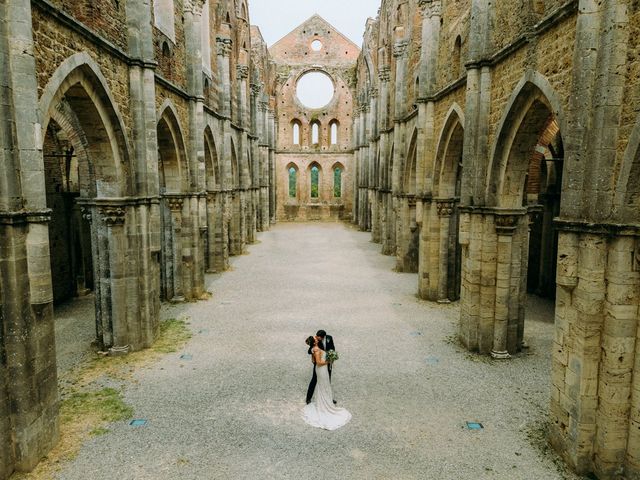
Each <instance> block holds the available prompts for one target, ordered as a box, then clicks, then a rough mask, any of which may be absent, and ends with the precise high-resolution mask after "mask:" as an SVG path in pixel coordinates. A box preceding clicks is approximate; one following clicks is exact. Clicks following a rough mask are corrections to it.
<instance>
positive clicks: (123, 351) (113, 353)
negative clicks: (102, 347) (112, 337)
mask: <svg viewBox="0 0 640 480" xmlns="http://www.w3.org/2000/svg"><path fill="white" fill-rule="evenodd" d="M130 351H131V347H130V346H129V345H124V346H122V347H117V346H113V347H111V348H110V349H109V356H110V357H122V356H124V355H127V354H128V353H129V352H130Z"/></svg>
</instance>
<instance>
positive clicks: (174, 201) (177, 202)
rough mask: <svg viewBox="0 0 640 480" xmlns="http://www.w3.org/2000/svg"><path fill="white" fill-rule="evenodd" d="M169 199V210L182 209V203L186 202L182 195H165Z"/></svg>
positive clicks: (176, 210)
mask: <svg viewBox="0 0 640 480" xmlns="http://www.w3.org/2000/svg"><path fill="white" fill-rule="evenodd" d="M165 198H166V200H167V206H168V207H169V210H171V211H172V212H174V213H178V212H181V211H182V205H183V204H184V198H182V197H165Z"/></svg>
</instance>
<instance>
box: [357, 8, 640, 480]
mask: <svg viewBox="0 0 640 480" xmlns="http://www.w3.org/2000/svg"><path fill="white" fill-rule="evenodd" d="M583 3H584V4H583ZM637 16H638V5H637V2H627V1H617V0H615V1H611V2H603V3H599V4H589V3H588V2H578V1H562V0H558V1H533V2H530V1H526V2H525V1H518V0H514V1H509V2H489V1H487V0H469V1H456V2H441V1H437V0H416V1H409V2H404V1H394V0H385V1H383V2H382V5H381V8H380V12H379V15H378V17H377V18H376V19H371V20H369V21H368V22H367V25H366V33H365V40H364V44H363V48H362V53H361V55H360V57H359V59H358V67H357V81H356V84H357V85H356V91H357V97H356V98H357V102H358V103H357V106H356V112H355V115H354V142H353V144H354V149H355V151H354V157H355V159H356V164H357V166H356V168H355V174H356V179H355V184H356V186H357V188H358V191H357V193H356V195H355V196H354V222H356V223H357V224H358V225H359V226H360V228H362V229H367V230H371V233H372V239H373V241H375V242H380V243H381V244H382V246H381V250H382V252H383V253H385V254H392V255H396V258H397V264H396V268H398V269H399V270H406V269H407V268H409V269H413V268H414V264H413V262H414V261H415V259H414V254H413V253H412V251H413V250H412V249H413V248H414V247H412V245H413V244H414V243H415V242H414V240H413V238H414V236H415V235H416V232H417V235H419V247H418V248H417V252H416V253H415V254H416V255H417V263H418V282H417V284H418V292H419V294H420V296H422V297H423V298H426V299H429V300H437V301H451V300H456V299H457V298H458V296H457V295H458V294H457V293H456V292H460V293H459V296H460V310H461V319H460V338H461V340H462V342H463V343H464V344H465V345H466V346H467V347H468V348H469V349H470V350H475V351H479V352H480V353H491V354H492V355H493V356H494V357H495V358H505V359H506V358H510V357H511V356H512V355H517V354H518V352H519V351H520V349H521V348H523V346H524V343H523V342H524V340H525V339H524V336H523V333H524V322H525V319H526V293H527V288H528V285H527V283H528V281H529V282H537V285H538V287H537V288H536V290H537V291H538V293H541V294H544V295H547V296H550V297H556V298H557V300H556V313H555V321H556V340H555V344H554V351H553V375H552V378H551V379H550V380H551V382H552V384H553V399H552V402H551V408H550V418H551V421H552V428H551V432H550V434H551V439H552V443H553V445H554V446H555V447H556V449H557V450H558V451H560V452H561V454H562V455H563V456H564V457H565V458H566V459H567V461H568V463H569V464H570V465H571V466H572V467H573V468H574V469H576V470H577V471H578V472H580V473H588V472H594V473H596V474H597V475H598V477H599V478H603V479H606V478H617V477H616V475H618V474H620V473H621V472H624V473H625V474H626V475H627V477H628V478H636V477H637V476H638V470H639V467H638V460H637V456H638V455H637V449H638V447H637V445H636V443H637V441H636V440H637V439H636V437H637V435H636V433H637V418H636V417H637V415H636V413H637V405H636V403H637V399H638V398H640V395H637V394H636V390H635V389H636V384H635V383H637V382H634V381H633V379H634V378H635V377H636V376H637V375H636V371H637V365H638V362H637V358H638V357H637V352H636V345H637V344H638V338H637V322H638V308H639V302H640V295H639V294H638V278H637V271H636V270H637V269H636V268H635V267H634V265H635V260H634V259H635V257H636V256H637V255H636V254H635V253H634V252H635V251H636V249H637V238H638V231H639V230H638V219H639V218H640V216H638V214H637V211H638V205H640V202H639V201H638V198H640V194H639V193H638V192H640V187H639V185H640V183H639V182H637V181H636V180H635V178H636V177H637V175H638V172H640V167H639V166H638V165H640V160H638V158H640V154H638V152H639V151H640V123H639V119H638V113H637V104H638V101H637V97H638V96H637V94H636V93H637V88H635V87H636V86H637V85H636V83H637V78H638V75H637V72H636V64H637V62H636V57H637V51H638V48H637V36H638V35H636V34H635V33H636V30H637V25H638V21H637V20H638V18H637ZM596 52H597V53H596ZM372 72H376V73H377V75H372ZM416 72H419V76H418V78H419V85H420V92H419V93H420V94H419V95H418V97H417V98H418V102H417V104H418V105H417V110H416V111H412V107H414V106H413V105H412V100H411V99H412V98H413V95H414V93H413V92H414V90H415V86H416ZM407 100H409V102H407ZM374 119H375V120H374ZM412 122H415V123H412ZM414 124H415V125H417V141H416V147H415V150H412V148H413V147H411V144H412V142H413V140H412V138H413V135H414V133H413V131H414V130H413V128H414V127H413V125H414ZM414 155H415V159H414V158H413V156H414ZM413 178H415V181H414V180H413ZM554 217H555V227H554ZM530 239H531V248H534V249H536V251H534V252H533V255H531V256H530V254H529V252H530V246H529V243H530ZM623 259H626V260H624V261H623ZM629 259H632V260H631V261H629ZM530 270H531V271H530ZM556 270H557V272H558V274H557V284H556V285H553V278H554V276H555V272H556ZM541 283H544V288H539V287H540V285H541ZM548 286H550V288H547V287H548ZM550 354H551V352H550ZM632 359H633V360H632Z"/></svg>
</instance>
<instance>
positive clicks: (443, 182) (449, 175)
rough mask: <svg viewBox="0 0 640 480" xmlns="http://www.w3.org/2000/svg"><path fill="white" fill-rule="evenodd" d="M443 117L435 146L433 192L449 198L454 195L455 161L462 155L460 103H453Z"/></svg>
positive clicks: (462, 128)
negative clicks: (436, 145)
mask: <svg viewBox="0 0 640 480" xmlns="http://www.w3.org/2000/svg"><path fill="white" fill-rule="evenodd" d="M445 118H446V120H445V122H444V125H443V127H442V130H441V132H440V136H439V140H438V147H437V148H436V152H437V153H436V159H435V166H434V169H433V175H434V187H433V192H434V194H435V195H436V196H438V197H440V198H451V197H454V196H455V182H456V177H457V176H458V173H459V172H458V164H457V161H458V159H459V158H461V156H462V146H463V141H464V112H463V110H462V108H461V107H460V105H458V104H457V103H454V104H453V105H451V107H450V108H449V112H448V113H447V116H446V117H445Z"/></svg>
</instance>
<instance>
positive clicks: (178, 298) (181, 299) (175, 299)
mask: <svg viewBox="0 0 640 480" xmlns="http://www.w3.org/2000/svg"><path fill="white" fill-rule="evenodd" d="M186 301H187V300H186V298H185V297H184V295H176V296H175V297H173V298H172V299H171V300H169V302H170V303H184V302H186Z"/></svg>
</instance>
